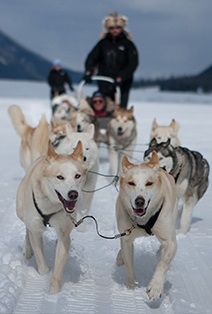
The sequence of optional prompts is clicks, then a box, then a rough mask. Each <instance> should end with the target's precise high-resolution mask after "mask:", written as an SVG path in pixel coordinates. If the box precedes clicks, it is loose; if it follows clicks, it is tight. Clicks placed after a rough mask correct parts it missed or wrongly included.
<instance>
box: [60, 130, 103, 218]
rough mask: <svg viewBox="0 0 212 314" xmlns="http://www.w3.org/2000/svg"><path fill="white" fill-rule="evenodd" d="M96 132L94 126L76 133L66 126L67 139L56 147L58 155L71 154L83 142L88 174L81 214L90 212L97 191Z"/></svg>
mask: <svg viewBox="0 0 212 314" xmlns="http://www.w3.org/2000/svg"><path fill="white" fill-rule="evenodd" d="M94 132H95V130H94V125H93V124H90V125H89V126H88V128H87V130H86V131H84V132H75V131H74V130H73V128H72V127H71V125H70V124H66V137H65V138H64V139H63V140H62V141H61V142H60V144H59V145H58V146H57V147H55V150H56V152H57V153H60V154H70V153H72V152H73V150H74V149H75V147H76V144H77V142H78V141H81V142H82V146H83V156H84V159H85V163H86V165H87V168H88V172H87V175H86V181H85V185H84V187H83V192H82V195H83V203H82V210H81V214H82V213H86V212H88V211H89V210H90V207H91V203H92V200H93V195H94V193H93V192H92V191H94V190H95V186H96V182H97V174H96V173H92V172H98V170H99V149H98V146H97V144H96V142H95V141H94Z"/></svg>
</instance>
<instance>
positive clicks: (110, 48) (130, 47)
mask: <svg viewBox="0 0 212 314" xmlns="http://www.w3.org/2000/svg"><path fill="white" fill-rule="evenodd" d="M103 26H104V30H103V33H102V35H101V38H100V40H99V41H98V43H97V44H96V45H95V46H94V48H93V49H92V50H91V52H90V53H89V54H88V56H87V58H86V60H85V74H84V77H83V79H84V80H85V81H86V82H87V83H89V82H91V77H92V75H93V74H94V72H95V70H96V69H97V74H98V75H103V76H107V77H111V78H113V79H114V82H115V83H114V84H111V83H108V82H105V81H98V87H99V91H100V92H101V93H103V94H104V95H106V96H109V97H110V98H111V99H112V100H115V92H116V87H117V86H119V87H120V94H121V95H120V97H121V99H120V106H121V107H123V108H127V103H128V98H129V92H130V88H131V86H132V82H133V73H134V72H135V70H136V68H137V66H138V52H137V48H136V46H135V45H134V43H133V42H132V40H131V38H130V34H129V33H128V31H127V30H126V26H127V18H126V17H125V16H122V15H120V14H119V13H111V14H109V15H108V16H106V17H105V18H104V19H103Z"/></svg>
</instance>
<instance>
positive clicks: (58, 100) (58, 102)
mask: <svg viewBox="0 0 212 314" xmlns="http://www.w3.org/2000/svg"><path fill="white" fill-rule="evenodd" d="M76 102H77V100H76V99H74V98H73V97H72V98H71V97H69V96H68V95H66V94H62V95H59V96H56V97H54V98H53V100H52V111H53V113H52V117H53V118H54V119H56V120H66V121H70V120H71V118H72V115H73V113H74V112H75V111H76Z"/></svg>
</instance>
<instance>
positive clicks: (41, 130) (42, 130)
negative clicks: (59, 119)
mask: <svg viewBox="0 0 212 314" xmlns="http://www.w3.org/2000/svg"><path fill="white" fill-rule="evenodd" d="M49 135H50V125H49V123H48V122H47V120H46V117H45V116H42V117H41V119H40V121H39V123H38V126H37V127H36V129H35V131H34V134H33V137H32V142H31V145H32V146H31V152H32V162H33V161H35V160H36V159H37V158H38V157H40V156H42V155H46V154H47V150H48V142H49Z"/></svg>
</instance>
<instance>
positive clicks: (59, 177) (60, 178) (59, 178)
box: [57, 175, 65, 180]
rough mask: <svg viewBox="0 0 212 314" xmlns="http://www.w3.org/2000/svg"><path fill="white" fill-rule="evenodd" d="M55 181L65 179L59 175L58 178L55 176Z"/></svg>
mask: <svg viewBox="0 0 212 314" xmlns="http://www.w3.org/2000/svg"><path fill="white" fill-rule="evenodd" d="M57 179H58V180H64V179H65V178H64V177H63V176H61V175H59V176H57Z"/></svg>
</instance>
